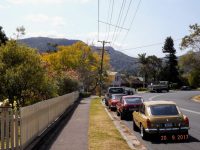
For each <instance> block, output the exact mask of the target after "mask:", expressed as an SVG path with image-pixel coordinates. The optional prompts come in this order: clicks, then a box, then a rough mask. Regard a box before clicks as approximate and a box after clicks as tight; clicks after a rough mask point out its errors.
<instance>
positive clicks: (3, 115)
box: [0, 107, 20, 150]
mask: <svg viewBox="0 0 200 150" xmlns="http://www.w3.org/2000/svg"><path fill="white" fill-rule="evenodd" d="M0 124H1V127H0V129H1V130H0V135H1V137H0V141H1V142H0V144H1V146H0V147H1V150H5V149H6V150H8V149H11V150H14V149H15V150H18V149H20V139H19V136H20V121H19V111H14V110H12V108H10V107H0Z"/></svg>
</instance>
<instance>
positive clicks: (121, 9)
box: [111, 0, 126, 41]
mask: <svg viewBox="0 0 200 150" xmlns="http://www.w3.org/2000/svg"><path fill="white" fill-rule="evenodd" d="M125 1H126V0H123V2H122V5H121V8H120V12H119V17H118V19H117V26H119V25H118V24H119V21H120V20H121V19H120V18H121V15H122V13H123V9H124V2H125ZM120 22H121V21H120ZM116 29H117V28H115V30H114V33H113V36H112V40H111V41H113V39H114V37H115V34H116Z"/></svg>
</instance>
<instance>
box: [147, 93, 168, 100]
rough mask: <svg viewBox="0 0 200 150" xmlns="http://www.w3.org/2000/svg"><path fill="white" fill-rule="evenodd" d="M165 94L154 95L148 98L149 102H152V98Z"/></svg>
mask: <svg viewBox="0 0 200 150" xmlns="http://www.w3.org/2000/svg"><path fill="white" fill-rule="evenodd" d="M165 94H166V93H165ZM165 94H159V95H154V96H152V97H150V98H149V100H150V101H152V100H153V99H154V98H156V97H159V96H163V95H165Z"/></svg>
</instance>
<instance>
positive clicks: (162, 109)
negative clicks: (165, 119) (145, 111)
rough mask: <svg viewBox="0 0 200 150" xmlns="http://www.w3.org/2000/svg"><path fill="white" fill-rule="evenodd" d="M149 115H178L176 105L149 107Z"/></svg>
mask: <svg viewBox="0 0 200 150" xmlns="http://www.w3.org/2000/svg"><path fill="white" fill-rule="evenodd" d="M150 110H151V114H152V115H155V116H165V115H166V116H171V115H172V116H173V115H178V110H177V108H176V105H155V106H150Z"/></svg>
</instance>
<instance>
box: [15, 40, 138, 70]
mask: <svg viewBox="0 0 200 150" xmlns="http://www.w3.org/2000/svg"><path fill="white" fill-rule="evenodd" d="M79 41H81V40H71V39H70V40H69V39H65V38H49V37H30V38H25V39H20V40H19V42H20V43H23V44H26V45H28V46H30V47H32V48H35V49H37V50H38V51H39V52H40V53H44V52H47V51H54V50H56V46H60V45H63V46H69V45H72V44H74V43H76V42H79ZM91 47H92V48H93V49H94V50H95V51H98V49H99V47H96V46H91ZM105 49H106V50H107V52H108V54H109V55H110V64H111V66H112V68H113V71H117V72H127V73H136V71H137V70H138V63H137V62H138V59H137V58H134V57H131V56H128V55H126V54H124V53H122V52H120V51H117V50H115V49H114V48H113V47H109V46H108V47H105Z"/></svg>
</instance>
